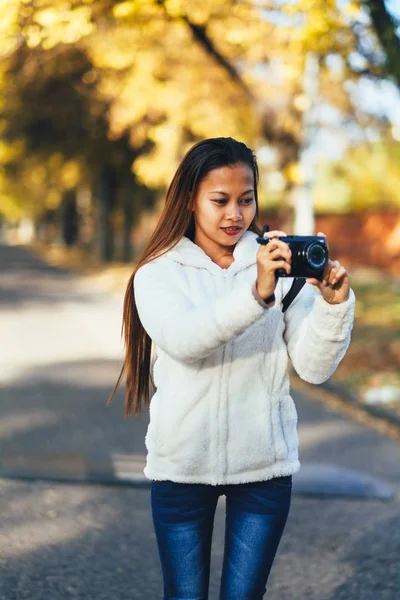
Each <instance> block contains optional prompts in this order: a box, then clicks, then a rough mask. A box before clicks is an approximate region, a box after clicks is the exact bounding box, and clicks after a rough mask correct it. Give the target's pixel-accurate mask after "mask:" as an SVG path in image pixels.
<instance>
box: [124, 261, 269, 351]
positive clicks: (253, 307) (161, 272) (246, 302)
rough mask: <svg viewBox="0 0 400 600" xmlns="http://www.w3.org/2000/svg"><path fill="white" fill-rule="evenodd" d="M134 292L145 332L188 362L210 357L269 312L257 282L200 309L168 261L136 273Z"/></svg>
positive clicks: (213, 299)
mask: <svg viewBox="0 0 400 600" xmlns="http://www.w3.org/2000/svg"><path fill="white" fill-rule="evenodd" d="M133 288H134V298H135V303H136V307H137V310H138V314H139V319H140V321H141V323H142V325H143V327H144V329H145V330H146V332H147V333H148V335H149V336H150V338H151V339H152V340H153V342H154V343H155V344H156V345H157V346H159V347H160V348H161V349H162V350H163V351H164V352H166V353H167V354H169V355H170V356H172V357H173V358H175V359H177V360H179V361H182V362H195V361H196V360H199V359H202V358H205V357H206V356H208V355H210V354H211V353H212V352H214V351H215V350H216V349H217V348H219V347H220V346H222V345H223V344H225V343H226V342H228V341H229V340H230V339H231V338H233V337H234V336H236V335H239V334H240V333H242V332H243V331H244V330H245V329H246V328H247V327H249V325H252V324H253V323H254V322H255V321H257V320H258V319H259V318H260V317H261V315H262V314H263V313H264V311H265V309H264V308H263V307H262V306H261V305H260V304H259V302H257V300H256V299H255V297H254V295H253V293H252V285H251V284H248V285H244V286H243V287H240V288H236V289H234V290H232V291H230V292H229V293H227V294H225V295H223V296H220V297H218V298H212V299H211V300H210V299H205V300H204V303H203V304H201V305H200V306H198V305H196V306H195V305H194V304H193V302H192V301H191V299H190V298H189V297H188V296H186V295H185V294H183V293H182V292H181V291H180V290H179V289H177V286H176V283H175V282H174V278H173V277H171V273H170V270H169V269H168V267H166V266H165V263H163V264H161V263H159V264H157V263H156V262H150V263H147V264H146V265H143V266H142V267H141V268H140V269H139V270H138V271H137V273H136V274H135V277H134V279H133Z"/></svg>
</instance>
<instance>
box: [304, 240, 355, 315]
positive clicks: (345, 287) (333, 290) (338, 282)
mask: <svg viewBox="0 0 400 600" xmlns="http://www.w3.org/2000/svg"><path fill="white" fill-rule="evenodd" d="M317 235H319V236H323V237H326V236H325V235H324V234H323V233H321V232H320V231H319V232H318V233H317ZM306 281H307V283H311V284H312V285H315V286H317V287H318V288H319V291H320V292H321V294H322V296H323V298H324V299H325V300H326V301H327V302H329V304H341V303H342V302H345V301H346V300H347V299H348V297H349V294H350V277H349V274H348V272H347V271H346V269H345V268H344V267H342V265H341V264H340V263H339V261H337V260H334V261H332V260H329V261H328V263H327V265H326V267H325V269H324V276H323V280H322V281H319V280H318V279H313V278H311V277H308V278H307V279H306Z"/></svg>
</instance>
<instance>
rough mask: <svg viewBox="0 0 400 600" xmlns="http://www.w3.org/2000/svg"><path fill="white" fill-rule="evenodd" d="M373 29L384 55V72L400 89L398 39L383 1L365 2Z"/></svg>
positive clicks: (370, 0)
mask: <svg viewBox="0 0 400 600" xmlns="http://www.w3.org/2000/svg"><path fill="white" fill-rule="evenodd" d="M366 5H367V6H368V8H369V11H370V15H371V20H372V24H373V27H374V29H375V32H376V35H377V36H378V39H379V42H380V44H381V46H382V48H383V50H384V52H385V54H386V71H387V73H388V75H391V76H392V77H394V79H395V80H396V83H397V85H398V86H399V87H400V39H399V38H398V37H397V34H396V25H395V22H394V19H393V18H392V16H391V15H390V13H389V11H388V10H387V8H386V6H385V2H384V0H366Z"/></svg>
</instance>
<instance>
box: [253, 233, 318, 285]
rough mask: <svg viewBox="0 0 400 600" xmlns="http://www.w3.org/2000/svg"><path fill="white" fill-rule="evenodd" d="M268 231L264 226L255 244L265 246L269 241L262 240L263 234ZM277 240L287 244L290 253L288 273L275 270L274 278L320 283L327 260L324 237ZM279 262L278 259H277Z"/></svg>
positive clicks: (281, 238) (294, 237) (282, 238)
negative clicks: (317, 281) (308, 278)
mask: <svg viewBox="0 0 400 600" xmlns="http://www.w3.org/2000/svg"><path fill="white" fill-rule="evenodd" d="M268 231H269V226H268V225H264V227H263V228H262V231H261V235H260V236H257V242H258V243H259V244H262V245H263V246H265V245H266V244H268V242H269V239H266V238H264V233H266V232H268ZM278 239H280V240H283V241H284V242H286V244H288V246H289V248H290V250H291V252H292V263H291V270H290V273H287V272H286V271H285V269H277V270H276V271H275V274H276V277H304V278H305V277H312V278H313V279H318V280H319V281H322V278H323V273H324V269H325V266H326V264H327V262H328V260H329V248H328V242H327V241H326V238H324V237H318V236H313V235H287V236H281V237H279V238H278ZM277 260H279V259H277Z"/></svg>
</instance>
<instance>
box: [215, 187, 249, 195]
mask: <svg viewBox="0 0 400 600" xmlns="http://www.w3.org/2000/svg"><path fill="white" fill-rule="evenodd" d="M249 192H254V190H253V188H250V189H248V190H246V191H245V192H242V193H241V194H240V195H241V196H244V195H245V194H248V193H249ZM208 193H209V194H222V195H223V196H229V194H228V192H223V191H222V190H212V191H211V192H208Z"/></svg>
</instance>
